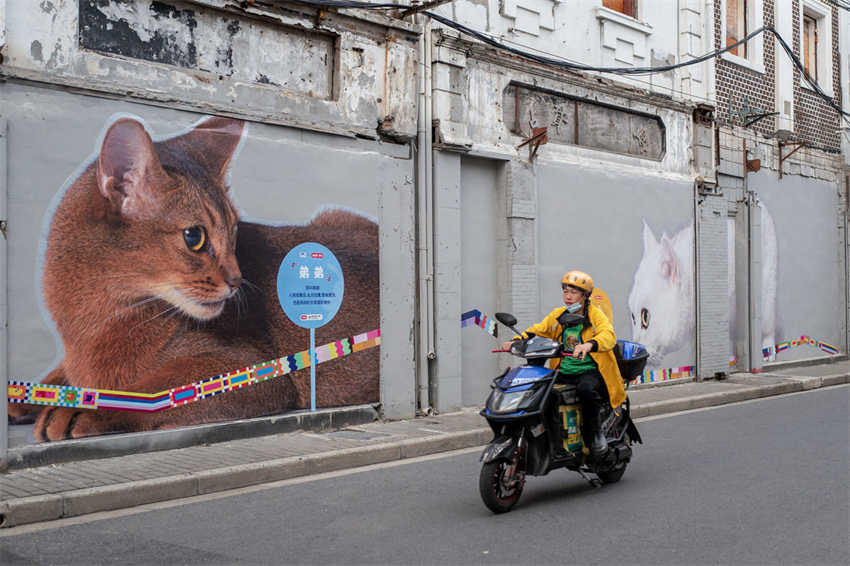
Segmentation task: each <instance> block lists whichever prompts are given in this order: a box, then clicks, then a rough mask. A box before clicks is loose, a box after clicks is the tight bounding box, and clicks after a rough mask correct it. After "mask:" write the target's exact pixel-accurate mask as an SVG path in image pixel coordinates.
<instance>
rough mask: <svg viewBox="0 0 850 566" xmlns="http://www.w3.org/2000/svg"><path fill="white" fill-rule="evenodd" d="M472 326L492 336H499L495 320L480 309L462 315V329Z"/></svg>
mask: <svg viewBox="0 0 850 566" xmlns="http://www.w3.org/2000/svg"><path fill="white" fill-rule="evenodd" d="M472 325H475V326H477V327H479V328H481V329H482V330H483V331H484V332H486V333H487V334H489V335H490V336H494V337H498V336H499V328H498V327H497V326H496V321H495V320H494V319H493V318H491V317H489V316H487V315H486V314H483V313H482V312H481V311H480V310H478V309H472V310H471V311H467V312H465V313H463V314H462V315H460V327H461V328H465V327H467V326H472Z"/></svg>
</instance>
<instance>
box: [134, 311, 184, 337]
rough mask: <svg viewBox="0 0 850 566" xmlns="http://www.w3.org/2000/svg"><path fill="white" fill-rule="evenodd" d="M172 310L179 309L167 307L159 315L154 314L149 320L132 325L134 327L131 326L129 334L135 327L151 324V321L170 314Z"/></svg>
mask: <svg viewBox="0 0 850 566" xmlns="http://www.w3.org/2000/svg"><path fill="white" fill-rule="evenodd" d="M174 310H179V308H178V307H175V306H171V307H169V308H167V309H165V310H164V311H162V312H160V313H159V314H156V315H154V316H152V317H150V318H149V319H147V320H143V321H141V322H139V323H136V324H134V325H133V327H132V328H130V330H129V332H132V331H133V330H135V329H136V327H138V326H141V325H142V324H147V323H149V322H151V321H152V320H154V319H157V318H159V317H161V316H162V315H164V314H165V313H167V312H171V311H174Z"/></svg>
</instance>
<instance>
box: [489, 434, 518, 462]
mask: <svg viewBox="0 0 850 566" xmlns="http://www.w3.org/2000/svg"><path fill="white" fill-rule="evenodd" d="M516 449H517V440H516V438H512V437H510V436H497V437H496V438H494V439H493V440H491V441H490V444H488V445H487V447H486V448H485V449H484V452H482V453H481V458H480V460H481V462H482V463H484V464H489V463H490V462H494V461H496V460H500V459H509V458H511V457H513V455H514V452H516Z"/></svg>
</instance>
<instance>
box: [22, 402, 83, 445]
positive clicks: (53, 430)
mask: <svg viewBox="0 0 850 566" xmlns="http://www.w3.org/2000/svg"><path fill="white" fill-rule="evenodd" d="M79 414H81V413H80V411H79V410H77V409H68V408H65V407H50V408H47V409H44V410H43V411H42V412H41V414H40V415H39V416H38V418H37V419H36V421H35V428H34V429H33V434H34V435H35V438H36V440H38V441H39V442H52V441H56V440H65V439H66V438H71V436H70V430H71V428H72V427H73V425H74V421H75V420H76V418H77V416H78V415H79Z"/></svg>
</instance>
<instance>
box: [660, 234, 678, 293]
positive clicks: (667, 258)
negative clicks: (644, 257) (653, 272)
mask: <svg viewBox="0 0 850 566" xmlns="http://www.w3.org/2000/svg"><path fill="white" fill-rule="evenodd" d="M660 245H661V275H662V276H663V277H664V279H665V280H667V281H669V282H670V285H672V286H674V287H677V286H678V285H679V258H678V257H677V256H676V249H675V248H674V246H673V241H672V240H671V239H670V238H669V237H668V236H667V234H666V233H665V234H664V235H663V236H661V242H660Z"/></svg>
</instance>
